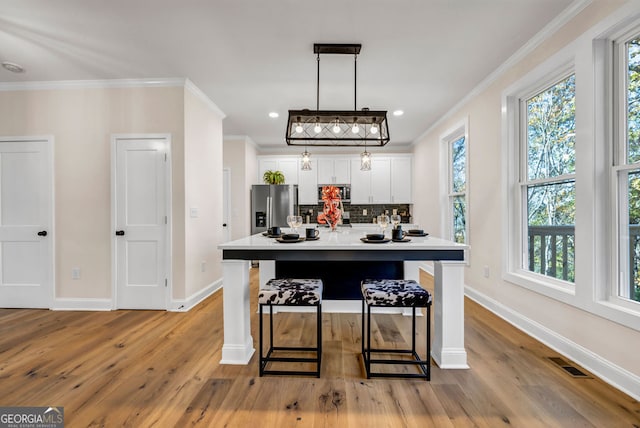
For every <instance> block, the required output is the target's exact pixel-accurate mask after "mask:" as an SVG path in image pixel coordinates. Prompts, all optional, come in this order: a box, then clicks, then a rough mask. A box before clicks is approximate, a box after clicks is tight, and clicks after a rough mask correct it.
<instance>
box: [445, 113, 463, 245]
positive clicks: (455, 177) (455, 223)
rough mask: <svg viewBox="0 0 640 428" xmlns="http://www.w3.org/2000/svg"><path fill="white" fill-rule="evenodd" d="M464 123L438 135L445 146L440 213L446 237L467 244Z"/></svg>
mask: <svg viewBox="0 0 640 428" xmlns="http://www.w3.org/2000/svg"><path fill="white" fill-rule="evenodd" d="M466 129H467V126H466V122H465V123H464V124H462V125H460V126H458V127H456V129H455V130H453V131H450V132H448V133H446V135H445V136H444V137H442V138H441V141H442V143H443V144H444V146H445V147H446V148H445V150H444V152H445V153H446V165H445V168H444V169H445V170H446V171H447V177H448V178H447V188H446V191H445V192H444V193H445V198H446V200H447V201H446V204H445V206H446V211H444V212H443V219H444V222H445V224H444V232H445V233H444V235H445V236H446V237H447V239H450V240H452V241H454V242H459V243H462V244H468V243H469V242H468V228H467V210H468V206H467V192H468V183H467V134H466Z"/></svg>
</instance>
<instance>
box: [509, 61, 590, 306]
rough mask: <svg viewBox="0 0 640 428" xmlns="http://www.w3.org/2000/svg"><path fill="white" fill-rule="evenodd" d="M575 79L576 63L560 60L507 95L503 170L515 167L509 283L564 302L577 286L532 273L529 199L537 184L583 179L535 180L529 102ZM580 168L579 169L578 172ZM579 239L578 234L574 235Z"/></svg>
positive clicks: (569, 176) (511, 186) (535, 72)
mask: <svg viewBox="0 0 640 428" xmlns="http://www.w3.org/2000/svg"><path fill="white" fill-rule="evenodd" d="M575 74H576V70H575V64H574V61H573V59H572V58H570V59H569V60H567V59H565V60H562V61H560V60H555V61H552V62H551V63H550V64H545V65H544V66H542V67H539V68H538V69H534V70H532V71H531V72H530V73H529V74H528V75H527V76H525V78H523V79H521V80H520V81H518V82H516V84H514V85H512V86H511V87H509V88H507V90H505V92H504V93H503V108H502V112H503V120H502V122H503V162H504V163H503V165H508V168H509V170H508V172H507V173H506V175H507V177H505V179H504V180H503V182H504V183H505V184H506V186H507V189H506V190H505V192H506V198H504V200H505V201H506V202H505V204H506V211H507V218H508V221H507V224H506V231H503V234H504V236H507V243H506V245H505V247H506V250H505V251H503V272H502V274H503V278H504V279H505V280H506V281H509V282H512V283H514V284H517V285H520V286H523V287H525V288H528V289H531V290H533V291H536V292H540V293H542V294H545V295H548V296H550V297H553V298H556V299H558V300H562V301H566V300H567V298H568V297H571V296H574V295H575V291H576V287H575V282H573V283H572V282H568V281H564V280H561V279H557V278H553V277H550V276H547V275H544V274H540V273H536V272H532V271H530V270H529V269H528V257H529V256H528V221H527V214H528V207H527V197H526V195H527V191H528V189H529V188H530V186H532V185H540V184H544V183H562V182H566V181H568V180H569V181H573V182H574V183H575V184H576V185H577V176H576V173H575V172H574V173H573V174H564V175H561V176H556V177H548V178H544V179H533V180H531V179H529V177H528V158H527V148H528V147H527V143H528V141H527V109H526V103H527V101H528V100H529V99H531V98H532V97H535V96H536V95H538V94H540V93H541V92H544V91H545V90H547V89H549V88H551V87H553V86H554V85H556V84H558V83H559V82H561V81H563V80H564V79H566V78H567V77H569V76H571V75H575ZM576 80H577V76H576ZM576 98H577V82H576ZM576 110H577V105H576ZM577 118H578V114H577V111H576V128H577V126H578V120H577ZM505 134H506V135H505ZM505 145H506V147H505ZM576 164H577V162H576ZM577 167H578V166H577V165H576V169H577ZM576 193H577V192H576ZM576 199H577V195H576ZM576 204H577V201H576ZM576 216H577V209H576ZM576 223H577V220H576ZM576 229H577V227H576V226H575V225H574V230H576ZM575 238H576V234H575V233H574V239H575ZM576 263H577V262H576Z"/></svg>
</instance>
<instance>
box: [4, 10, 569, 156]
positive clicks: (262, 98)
mask: <svg viewBox="0 0 640 428" xmlns="http://www.w3.org/2000/svg"><path fill="white" fill-rule="evenodd" d="M572 2H573V0H323V1H305V0H270V1H259V0H181V1H178V0H109V1H105V0H58V1H51V0H21V1H15V0H0V61H10V62H14V63H17V64H20V65H21V66H23V67H24V68H25V72H23V73H19V74H15V73H11V72H9V71H7V70H5V69H2V68H0V83H7V82H28V81H57V80H85V79H89V80H96V79H146V78H176V77H184V78H189V79H190V80H191V81H192V82H193V83H194V84H195V85H196V86H197V87H198V88H200V89H201V90H202V91H203V92H204V93H205V94H207V95H208V96H209V97H210V98H211V100H212V101H213V102H214V103H215V104H216V105H217V106H218V107H219V108H220V109H221V110H222V111H223V112H224V113H225V115H226V117H225V119H224V122H223V127H224V134H225V135H246V136H248V137H250V138H251V139H252V140H253V141H254V142H255V143H256V144H258V146H261V147H264V148H269V147H283V148H284V147H286V143H285V142H284V131H285V126H286V121H287V111H288V110H289V109H301V108H311V109H313V108H315V105H316V56H315V55H314V53H313V44H314V43H361V44H362V51H361V53H360V55H359V56H358V60H357V62H358V76H357V100H356V102H357V108H358V109H360V108H363V107H369V108H371V109H372V110H388V111H389V112H390V113H391V112H392V111H394V110H398V109H399V110H403V111H404V115H402V116H400V117H394V116H393V115H391V114H390V115H389V116H390V118H389V129H390V135H391V142H390V143H389V144H390V145H396V146H401V145H407V144H411V143H412V142H413V141H414V140H415V139H416V138H418V137H419V136H420V135H421V134H423V133H424V132H425V131H426V130H427V129H428V128H429V127H430V126H431V125H433V124H434V123H435V122H436V121H437V120H438V119H439V118H440V117H442V115H444V114H445V113H446V112H447V111H448V110H449V109H451V108H452V107H453V106H454V105H455V104H456V103H457V102H459V101H460V100H461V99H463V98H464V97H465V95H466V94H467V93H469V91H471V90H472V89H473V88H474V87H476V86H477V85H478V84H479V83H480V82H482V81H483V79H485V78H486V77H487V76H488V75H489V74H491V72H492V71H494V70H495V69H496V68H497V67H499V66H500V65H501V64H502V63H504V62H505V61H506V60H507V59H508V58H509V57H510V56H511V55H513V54H514V53H515V52H516V51H517V50H518V49H519V48H521V47H522V46H523V45H524V44H525V43H526V42H527V41H529V39H531V38H532V37H533V36H534V35H536V34H537V33H538V32H540V31H541V30H542V29H543V28H544V27H545V25H547V24H548V23H549V22H550V21H552V20H553V19H554V18H555V17H556V16H557V15H558V14H560V13H561V12H562V11H563V10H564V9H565V8H567V7H569V6H570V5H571V4H572ZM320 58H321V59H320V98H319V103H320V109H323V110H330V109H336V110H351V109H352V108H353V105H354V75H353V69H354V67H353V57H351V56H349V55H322V56H321V57H320ZM272 111H275V112H278V113H279V114H280V116H279V118H277V119H271V118H270V117H269V116H268V114H269V112H272ZM297 149H298V148H291V150H292V151H293V150H297Z"/></svg>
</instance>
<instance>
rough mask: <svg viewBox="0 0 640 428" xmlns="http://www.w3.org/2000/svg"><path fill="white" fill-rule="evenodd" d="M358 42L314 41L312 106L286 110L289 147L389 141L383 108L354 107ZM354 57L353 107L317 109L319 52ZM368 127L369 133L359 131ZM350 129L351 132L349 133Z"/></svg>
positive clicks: (355, 101)
mask: <svg viewBox="0 0 640 428" xmlns="http://www.w3.org/2000/svg"><path fill="white" fill-rule="evenodd" d="M361 47H362V45H360V44H326V43H316V44H314V45H313V52H314V53H315V54H316V55H317V68H318V71H317V86H316V109H315V110H311V109H304V110H289V119H288V122H287V131H286V135H285V140H286V142H287V145H290V146H305V151H306V147H307V146H327V147H340V146H345V147H360V146H363V145H366V144H367V143H368V144H370V145H374V146H384V145H385V144H387V143H388V142H389V126H388V123H387V112H386V111H382V110H380V111H371V110H369V109H368V108H363V109H361V110H357V98H356V95H357V57H358V54H360V49H361ZM321 54H343V55H344V54H346V55H353V56H354V73H353V74H354V88H353V92H354V94H353V95H354V96H353V98H354V99H353V110H320V106H319V100H320V55H321ZM363 129H364V130H366V129H369V132H363ZM349 131H351V132H349Z"/></svg>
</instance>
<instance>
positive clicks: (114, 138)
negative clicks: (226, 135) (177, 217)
mask: <svg viewBox="0 0 640 428" xmlns="http://www.w3.org/2000/svg"><path fill="white" fill-rule="evenodd" d="M119 140H164V141H165V142H166V144H167V162H166V164H167V168H166V169H165V183H166V184H167V185H166V189H165V191H166V195H165V196H166V197H165V204H166V207H165V209H166V213H167V235H166V239H167V241H166V246H165V248H166V250H165V255H164V259H165V266H166V269H167V270H166V275H167V278H166V279H167V286H166V289H165V303H166V305H165V306H166V307H165V310H168V309H169V307H170V305H171V300H172V296H173V281H172V278H173V266H172V264H171V260H172V258H171V255H172V249H173V245H172V242H173V227H172V226H173V220H172V219H173V216H172V210H171V207H172V206H173V202H172V196H173V186H172V180H171V176H172V168H171V134H111V227H110V231H109V233H110V236H111V308H112V309H113V310H116V309H118V278H117V258H116V256H117V252H116V250H117V245H116V244H117V242H116V235H115V230H116V213H117V201H116V168H117V165H116V159H117V143H118V141H119Z"/></svg>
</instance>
